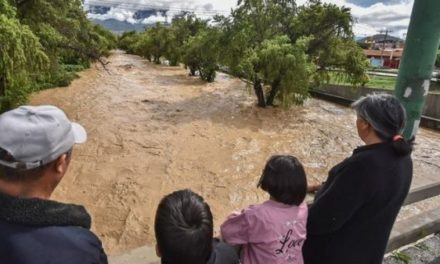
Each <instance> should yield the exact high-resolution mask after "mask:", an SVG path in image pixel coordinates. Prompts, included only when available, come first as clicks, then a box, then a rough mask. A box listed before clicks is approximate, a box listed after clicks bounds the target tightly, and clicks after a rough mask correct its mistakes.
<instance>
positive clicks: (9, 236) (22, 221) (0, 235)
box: [0, 194, 107, 264]
mask: <svg viewBox="0 0 440 264" xmlns="http://www.w3.org/2000/svg"><path fill="white" fill-rule="evenodd" d="M90 224H91V219H90V216H89V214H88V213H87V212H86V210H85V209H84V207H82V206H77V205H70V204H62V203H58V202H54V201H48V200H41V199H24V198H16V197H10V196H7V195H4V194H0V263H1V264H58V263H59V264H89V263H96V264H101V263H107V257H106V254H105V252H104V250H103V248H102V245H101V242H100V241H99V239H98V238H97V237H96V236H95V235H94V234H93V233H92V232H91V231H90V230H89V229H90Z"/></svg>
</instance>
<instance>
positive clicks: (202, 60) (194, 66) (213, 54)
mask: <svg viewBox="0 0 440 264" xmlns="http://www.w3.org/2000/svg"><path fill="white" fill-rule="evenodd" d="M219 36H220V32H219V31H218V30H217V29H215V28H210V29H205V30H202V31H200V32H199V33H197V34H196V35H195V36H194V37H190V39H189V40H188V42H187V43H186V45H185V55H184V57H183V62H184V63H185V65H187V66H188V67H189V68H190V71H191V73H193V74H194V73H195V71H196V70H198V71H199V73H200V78H201V79H202V80H205V81H208V82H213V81H214V79H215V76H216V70H217V69H218V61H219V57H220V49H219V48H218V41H219Z"/></svg>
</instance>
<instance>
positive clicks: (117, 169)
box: [31, 52, 440, 254]
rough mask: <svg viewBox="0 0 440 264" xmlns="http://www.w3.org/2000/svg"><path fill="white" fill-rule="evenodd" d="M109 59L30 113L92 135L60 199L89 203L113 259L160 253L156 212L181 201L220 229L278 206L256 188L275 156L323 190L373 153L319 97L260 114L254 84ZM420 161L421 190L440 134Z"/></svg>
mask: <svg viewBox="0 0 440 264" xmlns="http://www.w3.org/2000/svg"><path fill="white" fill-rule="evenodd" d="M109 60H110V61H111V63H110V64H109V65H108V72H107V71H105V70H103V69H102V68H101V67H99V66H93V67H92V68H91V69H89V70H87V71H85V72H83V73H82V74H81V78H80V79H78V80H76V81H74V82H73V83H72V85H71V86H69V87H68V88H59V89H52V90H46V91H43V92H40V93H38V94H35V95H34V96H33V97H32V99H31V104H35V105H40V104H53V105H57V106H59V107H61V108H63V109H64V110H65V111H66V112H67V114H68V115H69V117H70V118H72V119H74V120H76V121H78V122H79V123H81V124H83V125H84V127H85V128H86V129H87V131H88V135H89V140H88V142H87V143H86V144H84V145H81V146H78V147H76V148H75V149H74V154H73V155H74V158H73V162H72V166H71V169H70V171H69V172H68V174H67V175H66V176H65V178H64V180H63V181H62V183H61V185H60V187H59V188H58V189H57V190H56V193H55V195H54V199H58V200H62V201H67V202H73V203H79V204H83V205H85V206H86V207H87V209H88V210H89V212H90V213H91V214H92V217H93V230H94V231H95V232H96V233H97V234H98V235H99V236H100V238H101V239H102V241H103V243H104V245H105V248H106V250H107V252H108V253H110V254H117V253H120V252H122V251H124V250H126V249H130V248H135V247H138V246H141V245H145V244H148V243H154V231H153V221H154V214H155V210H156V206H157V204H158V202H159V200H160V199H161V197H162V196H163V195H165V194H168V193H169V192H171V191H174V190H177V189H182V188H191V189H193V190H194V191H196V192H198V193H200V194H201V195H202V196H204V197H205V198H206V199H207V201H208V203H209V204H210V205H211V209H212V211H213V213H214V217H215V225H216V226H217V227H218V226H219V225H220V224H221V222H222V220H223V219H224V217H225V216H226V215H227V214H228V213H229V212H230V211H231V210H233V209H236V208H242V207H245V206H247V205H249V204H251V203H257V202H261V201H264V200H265V199H267V195H266V194H265V193H264V192H262V191H260V190H258V189H257V188H256V183H257V180H258V178H259V176H260V172H261V170H262V168H263V166H264V163H265V161H266V159H267V158H268V157H269V156H270V155H272V154H275V153H289V154H292V155H295V156H297V157H298V158H299V159H300V160H301V161H302V163H303V164H304V166H305V168H306V171H307V173H308V177H309V181H310V182H316V181H322V180H324V179H325V178H326V174H327V171H328V170H329V169H330V168H331V167H332V166H333V165H335V164H336V163H338V162H340V161H341V160H342V159H344V158H345V157H347V156H348V155H350V154H351V151H352V149H353V148H355V147H356V146H358V145H361V143H362V142H361V141H360V139H359V138H358V137H357V134H356V130H355V125H354V121H355V115H354V114H353V113H352V111H351V110H350V109H347V108H344V107H340V106H337V105H334V104H331V103H327V102H324V101H319V100H315V99H311V100H309V101H308V102H306V104H305V105H304V106H303V107H294V108H292V109H290V110H288V111H284V110H282V109H279V108H269V109H260V108H258V107H256V106H255V99H254V97H253V95H252V94H251V93H250V90H249V88H248V87H246V85H245V84H244V83H243V82H241V81H240V80H238V79H235V78H231V77H229V76H227V75H224V74H219V76H218V78H217V80H216V81H215V82H214V83H211V84H206V83H204V82H202V81H200V80H199V79H197V78H195V77H189V76H187V72H186V71H185V70H184V69H181V68H178V67H167V66H157V65H152V64H149V63H147V62H146V61H145V60H143V59H141V58H140V57H137V56H132V55H126V54H123V53H120V52H116V53H115V54H114V55H113V56H111V57H110V58H109ZM414 159H415V161H416V164H415V177H416V179H415V181H414V186H419V185H423V183H424V182H426V181H429V180H430V179H432V180H435V179H436V177H438V175H439V172H440V134H439V133H436V132H433V131H429V130H423V129H422V130H421V131H420V133H419V135H418V146H417V150H416V152H415V154H414ZM436 203H437V205H438V200H437V201H435V200H434V201H429V202H426V203H424V204H421V205H417V206H415V207H411V208H408V209H405V210H404V213H403V215H402V216H401V217H406V215H408V216H409V215H410V214H411V213H414V212H418V211H420V210H426V209H429V208H430V207H432V206H434V205H435V204H436Z"/></svg>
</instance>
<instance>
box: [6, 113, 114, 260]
mask: <svg viewBox="0 0 440 264" xmlns="http://www.w3.org/2000/svg"><path fill="white" fill-rule="evenodd" d="M86 139H87V134H86V131H85V130H84V128H83V127H82V126H81V125H79V124H76V123H73V122H70V121H69V120H68V119H67V117H66V115H65V114H64V112H63V111H62V110H60V109H58V108H56V107H54V106H38V107H32V106H22V107H19V108H16V109H14V110H11V111H9V112H6V113H4V114H2V115H0V263H2V264H27V263H32V264H39V263H41V264H43V263H63V264H76V263H82V264H83V263H84V264H87V263H107V257H106V255H105V252H104V250H103V248H102V245H101V241H100V240H99V239H98V238H97V237H96V236H95V235H94V234H93V233H92V232H91V231H90V230H89V229H90V226H91V218H90V215H89V214H88V213H87V211H86V210H85V209H84V207H82V206H78V205H72V204H63V203H59V202H55V201H51V200H49V199H50V196H51V194H52V193H53V191H54V190H55V188H56V187H57V185H58V183H59V182H60V181H61V179H62V178H63V176H64V174H65V173H66V171H67V168H68V167H69V163H70V158H71V153H72V148H73V145H74V144H77V143H84V142H85V141H86Z"/></svg>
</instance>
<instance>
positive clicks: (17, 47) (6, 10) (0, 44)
mask: <svg viewBox="0 0 440 264" xmlns="http://www.w3.org/2000/svg"><path fill="white" fill-rule="evenodd" d="M0 58H1V59H0V112H2V111H4V110H7V109H8V108H11V107H14V106H16V105H17V104H20V103H23V102H24V101H25V100H26V98H27V95H28V94H29V93H30V91H31V87H30V81H31V80H32V77H31V76H32V73H34V72H35V71H38V70H40V69H42V68H43V66H44V64H45V63H46V62H47V60H48V58H47V56H46V55H45V53H44V52H43V47H42V46H41V44H40V43H39V41H38V38H37V37H36V36H35V35H34V34H33V32H32V31H31V30H30V28H29V27H28V26H26V25H22V24H21V23H20V21H19V20H18V19H17V18H16V9H15V8H14V7H13V6H11V5H10V4H9V3H8V1H7V0H0Z"/></svg>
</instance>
